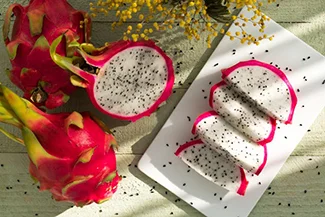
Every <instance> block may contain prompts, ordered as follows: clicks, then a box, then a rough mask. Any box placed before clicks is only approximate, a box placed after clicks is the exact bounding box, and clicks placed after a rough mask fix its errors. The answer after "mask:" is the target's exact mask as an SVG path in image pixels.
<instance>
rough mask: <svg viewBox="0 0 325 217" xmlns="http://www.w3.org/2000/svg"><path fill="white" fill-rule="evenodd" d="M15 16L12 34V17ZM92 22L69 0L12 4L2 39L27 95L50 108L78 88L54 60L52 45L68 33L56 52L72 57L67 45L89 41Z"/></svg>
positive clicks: (10, 72)
mask: <svg viewBox="0 0 325 217" xmlns="http://www.w3.org/2000/svg"><path fill="white" fill-rule="evenodd" d="M12 13H13V14H14V15H15V16H16V19H15V22H14V26H13V29H12V30H11V31H12V35H11V37H10V36H9V32H10V18H11V15H12ZM90 31H91V22H90V20H89V19H88V17H87V16H86V13H85V12H82V11H77V10H75V9H74V8H73V7H72V6H71V5H70V4H69V3H68V2H67V1H66V0H56V1H52V0H31V1H30V3H29V4H28V5H27V6H26V7H23V6H22V5H20V4H13V5H10V6H9V9H8V11H7V13H6V15H5V20H4V25H3V38H4V41H5V44H6V48H7V52H8V54H9V58H10V61H11V64H12V69H11V70H7V72H8V75H9V78H10V80H11V81H12V82H13V83H14V84H15V85H17V86H18V87H19V88H20V89H22V90H23V91H24V97H25V98H26V99H29V100H31V101H33V102H34V103H35V104H36V105H37V106H45V107H47V108H49V109H53V108H56V107H58V106H60V105H62V104H64V103H65V102H66V101H67V100H68V99H69V94H71V93H72V92H73V91H74V90H75V89H76V88H75V86H73V85H72V84H71V82H70V72H68V71H65V70H63V69H62V68H60V67H59V66H57V65H56V64H55V63H54V62H53V61H52V59H51V56H50V53H49V49H50V44H51V43H52V42H53V40H54V39H56V38H57V37H58V36H60V35H62V34H63V33H65V39H64V40H63V41H62V43H61V44H60V46H58V49H57V52H58V53H60V54H61V55H63V56H68V57H73V56H74V51H73V50H71V49H69V47H68V45H69V44H70V43H73V42H75V41H78V42H80V43H83V42H88V41H89V39H90Z"/></svg>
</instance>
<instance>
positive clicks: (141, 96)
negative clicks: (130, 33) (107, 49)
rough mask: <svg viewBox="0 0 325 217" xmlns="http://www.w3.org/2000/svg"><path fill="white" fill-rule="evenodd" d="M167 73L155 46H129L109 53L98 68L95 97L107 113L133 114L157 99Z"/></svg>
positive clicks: (142, 110) (140, 111) (144, 108)
mask: <svg viewBox="0 0 325 217" xmlns="http://www.w3.org/2000/svg"><path fill="white" fill-rule="evenodd" d="M167 77H168V72H167V65H166V61H165V59H164V58H163V57H162V56H161V55H160V54H159V53H158V52H157V51H156V50H155V49H153V48H150V47H140V46H138V47H131V48H128V49H125V50H124V51H121V52H119V53H118V54H116V55H115V56H113V57H112V58H111V59H110V60H109V61H108V62H107V63H106V64H105V65H104V67H103V68H102V69H101V70H100V73H99V76H98V79H97V80H96V83H95V87H94V88H95V98H96V101H97V103H98V105H100V106H101V107H102V108H103V109H104V110H107V111H109V112H110V113H113V114H117V115H120V116H133V115H137V114H140V113H143V112H145V111H146V110H148V109H149V108H150V107H151V106H152V105H153V104H154V103H155V102H156V101H157V100H158V99H159V97H160V96H161V95H162V93H163V91H164V90H165V88H166V83H167Z"/></svg>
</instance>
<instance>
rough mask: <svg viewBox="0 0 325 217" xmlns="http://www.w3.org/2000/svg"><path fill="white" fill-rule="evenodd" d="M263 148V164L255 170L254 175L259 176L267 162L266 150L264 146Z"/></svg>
mask: <svg viewBox="0 0 325 217" xmlns="http://www.w3.org/2000/svg"><path fill="white" fill-rule="evenodd" d="M263 147H264V159H263V163H262V164H261V165H260V167H259V168H258V169H257V171H256V173H255V174H256V175H259V174H260V173H261V172H262V170H263V169H264V167H265V165H266V162H267V148H266V145H264V146H263Z"/></svg>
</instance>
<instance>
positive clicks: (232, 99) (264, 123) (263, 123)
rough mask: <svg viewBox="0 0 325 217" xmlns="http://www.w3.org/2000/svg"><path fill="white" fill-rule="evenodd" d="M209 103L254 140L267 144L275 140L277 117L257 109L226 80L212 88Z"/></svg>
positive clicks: (231, 123)
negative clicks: (274, 117)
mask: <svg viewBox="0 0 325 217" xmlns="http://www.w3.org/2000/svg"><path fill="white" fill-rule="evenodd" d="M209 103H210V107H211V108H212V109H213V110H215V111H216V112H217V113H218V114H219V115H220V116H221V117H222V118H223V119H225V120H226V121H227V122H228V123H229V124H230V125H232V126H233V127H234V128H236V129H237V130H238V131H240V132H241V133H243V134H244V135H245V136H246V137H248V138H249V139H251V140H252V141H254V142H256V143H258V144H260V145H265V144H267V143H269V142H271V141H272V140H273V137H274V133H275V129H276V121H275V119H273V118H271V117H270V116H268V115H267V114H265V113H263V112H261V111H260V110H259V109H257V108H256V107H255V106H254V105H253V104H251V103H250V102H249V101H248V100H246V99H245V98H243V97H242V95H241V94H240V93H238V92H236V91H234V90H233V89H232V88H231V86H228V85H227V83H226V82H225V81H221V82H219V83H217V84H215V85H214V86H213V87H212V88H211V91H210V99H209Z"/></svg>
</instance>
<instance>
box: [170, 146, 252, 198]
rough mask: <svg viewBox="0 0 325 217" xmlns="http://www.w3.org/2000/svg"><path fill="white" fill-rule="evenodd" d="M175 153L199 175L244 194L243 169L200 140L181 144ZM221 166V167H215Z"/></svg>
mask: <svg viewBox="0 0 325 217" xmlns="http://www.w3.org/2000/svg"><path fill="white" fill-rule="evenodd" d="M175 155H176V156H178V157H180V158H181V159H182V160H183V161H184V163H186V164H187V165H188V166H190V167H191V168H192V169H193V170H195V171H196V172H198V173H199V174H200V175H202V176H203V177H205V178H206V179H208V180H209V181H212V182H214V183H216V184H217V185H219V186H221V187H223V188H226V189H228V190H230V191H235V192H237V193H238V194H239V195H245V192H246V188H247V186H248V181H247V179H246V174H245V171H244V170H243V169H242V168H240V167H238V166H236V165H235V164H233V163H232V162H231V161H230V160H227V159H226V158H224V157H222V156H221V155H220V154H218V153H217V152H215V151H214V150H212V149H211V148H210V147H209V146H208V145H206V144H204V142H202V141H201V140H194V141H191V142H188V143H185V144H184V145H181V146H180V147H179V148H178V149H177V151H176V152H175ZM218 166H219V167H221V166H222V169H216V168H218Z"/></svg>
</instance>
